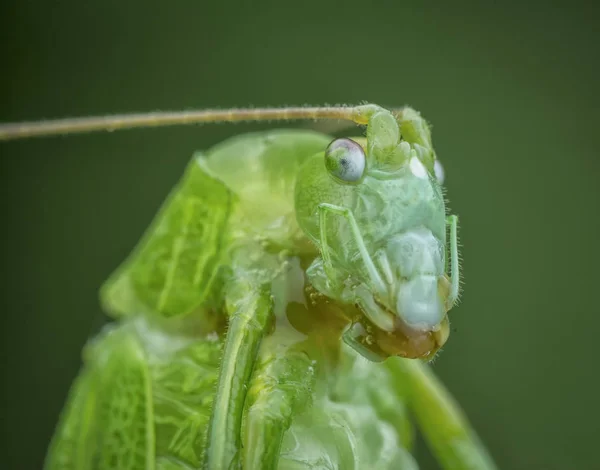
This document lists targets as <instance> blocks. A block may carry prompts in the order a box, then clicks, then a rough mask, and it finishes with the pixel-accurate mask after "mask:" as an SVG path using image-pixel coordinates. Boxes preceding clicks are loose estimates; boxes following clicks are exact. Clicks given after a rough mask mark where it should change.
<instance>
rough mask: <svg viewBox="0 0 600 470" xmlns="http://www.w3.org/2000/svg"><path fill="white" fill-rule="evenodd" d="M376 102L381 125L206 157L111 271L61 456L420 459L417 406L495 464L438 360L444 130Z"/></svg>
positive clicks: (443, 295) (263, 461)
mask: <svg viewBox="0 0 600 470" xmlns="http://www.w3.org/2000/svg"><path fill="white" fill-rule="evenodd" d="M361 112H363V115H364V121H365V123H366V124H367V135H366V139H365V138H359V139H356V140H349V139H337V140H334V141H333V142H332V140H333V139H332V138H331V137H328V136H327V135H323V134H320V133H316V132H312V131H297V130H285V131H284V130H281V131H270V132H263V133H256V134H249V135H242V136H239V137H236V138H233V139H230V140H228V141H226V142H224V143H222V144H220V145H217V146H216V147H214V148H212V149H210V150H209V151H207V152H202V153H197V154H196V155H194V157H193V158H192V161H191V162H190V164H189V166H188V168H187V170H186V172H185V174H184V176H183V178H182V179H181V181H180V182H179V184H178V185H177V187H176V188H175V189H174V190H173V192H172V193H171V195H170V196H169V198H168V200H167V201H166V202H165V204H164V205H163V207H162V208H161V210H160V212H159V213H158V215H157V217H156V219H155V220H154V222H153V224H152V226H151V227H150V229H149V230H148V232H147V233H146V235H145V236H144V238H143V240H142V241H141V242H140V244H139V245H138V247H137V248H136V249H135V251H134V252H133V253H132V254H131V256H130V257H129V259H128V260H127V261H126V262H125V263H124V264H123V265H122V266H121V267H120V268H119V269H118V270H117V271H116V272H115V274H114V275H113V276H112V277H111V278H110V279H109V281H108V282H107V283H106V285H105V286H104V287H103V289H102V302H103V305H104V307H105V308H106V310H107V312H108V313H110V314H111V315H112V316H113V317H115V318H117V319H118V321H116V322H114V323H113V324H112V325H110V326H109V327H107V328H106V329H105V330H104V331H103V332H102V333H101V334H100V335H99V336H98V337H97V338H96V339H94V340H93V341H91V342H90V343H89V345H88V346H87V347H86V350H85V353H84V363H85V364H84V367H83V370H82V371H81V374H80V376H79V377H78V379H77V381H76V382H75V384H74V385H73V388H72V390H71V392H70V396H69V400H68V403H67V406H66V408H65V410H64V412H63V414H62V417H61V420H60V423H59V425H58V428H57V430H56V434H55V436H54V438H53V441H52V444H51V446H50V450H49V454H48V457H47V461H46V468H47V469H48V470H54V469H78V470H86V469H89V470H91V469H122V470H134V469H172V470H175V469H192V468H205V469H211V470H212V469H214V470H226V469H317V468H319V469H344V470H350V469H416V468H417V464H416V462H415V461H414V459H413V457H412V455H411V449H412V445H413V440H414V439H413V438H414V436H413V433H414V431H413V424H412V419H411V417H412V418H414V419H415V420H416V422H417V423H418V425H419V427H420V428H421V429H422V430H423V433H424V436H425V438H426V440H427V441H428V442H429V444H430V446H431V448H432V450H433V452H434V454H435V455H436V457H437V458H438V460H439V462H440V464H441V465H442V466H443V467H444V468H448V469H489V468H493V463H492V462H491V460H490V459H489V457H487V454H486V453H485V451H484V450H483V448H482V447H481V446H480V444H479V442H478V441H477V438H476V437H475V436H474V435H473V433H472V431H471V430H470V428H469V426H468V423H467V422H466V420H465V419H464V417H463V416H462V415H461V412H460V411H459V410H458V409H457V407H456V406H455V405H454V403H453V402H452V400H451V399H450V398H449V397H448V396H447V394H446V392H445V391H444V390H443V388H442V386H441V384H439V383H438V382H436V380H435V379H434V378H433V376H432V375H431V372H430V371H429V369H428V366H427V365H426V364H425V363H424V362H425V361H426V360H428V359H430V358H432V357H433V356H434V354H435V353H436V352H437V351H438V349H439V348H440V347H441V346H442V345H443V344H444V343H445V341H446V340H447V338H448V331H449V327H448V318H447V312H448V310H449V309H450V308H451V307H452V306H453V305H454V303H455V301H456V299H457V296H458V286H459V277H458V276H459V274H458V250H457V233H456V231H457V219H456V217H454V216H450V217H447V214H446V209H445V204H444V199H443V196H442V190H441V186H440V182H439V181H438V179H437V178H436V165H437V163H436V155H435V152H434V150H433V147H432V144H431V138H430V133H429V128H428V126H427V124H426V122H425V121H424V120H423V119H422V118H421V117H420V116H419V114H418V113H417V112H415V111H413V110H412V109H409V108H405V109H404V110H403V111H402V112H399V113H392V112H390V111H387V110H385V109H382V108H380V107H378V106H374V105H365V106H364V107H362V108H361ZM447 234H449V237H447ZM365 358H367V359H365ZM411 415H412V416H411Z"/></svg>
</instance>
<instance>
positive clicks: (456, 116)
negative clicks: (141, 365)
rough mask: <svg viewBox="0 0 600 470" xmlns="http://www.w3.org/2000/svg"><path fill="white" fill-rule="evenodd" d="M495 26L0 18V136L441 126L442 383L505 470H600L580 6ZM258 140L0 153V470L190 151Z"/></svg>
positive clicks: (48, 411) (224, 9) (589, 26)
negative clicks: (80, 129) (233, 110)
mask: <svg viewBox="0 0 600 470" xmlns="http://www.w3.org/2000/svg"><path fill="white" fill-rule="evenodd" d="M430 3H432V2H430ZM446 3H448V4H446ZM493 3H494V4H492V2H479V3H473V4H471V5H467V4H456V3H454V2H444V3H443V4H442V2H436V4H435V5H429V6H427V7H423V6H420V2H403V1H375V2H364V1H362V2H354V1H350V0H347V1H344V2H323V1H321V2H315V3H312V2H301V3H300V2H298V3H297V4H294V3H292V2H275V1H265V0H263V1H254V2H250V1H248V2H230V1H222V2H212V3H211V4H208V2H186V1H182V2H148V1H139V0H135V1H134V0H130V1H127V2H122V1H116V0H104V1H102V2H79V1H75V0H65V1H61V2H42V1H33V0H30V1H19V2H16V1H12V2H11V1H5V2H2V3H1V6H0V34H1V37H2V41H1V42H0V57H2V61H1V63H2V65H1V69H2V72H1V74H0V80H1V84H0V85H1V86H0V119H1V120H2V121H9V120H11V121H12V120H22V119H39V118H50V117H64V116H76V115H84V116H85V115H91V114H102V113H110V112H127V111H129V112H131V111H147V110H155V109H185V108H204V107H223V108H225V107H231V106H244V105H256V106H259V105H284V104H322V103H338V102H341V103H356V102H360V101H363V100H366V101H371V102H375V103H378V104H382V105H390V106H394V105H402V104H410V105H412V106H414V107H416V108H417V109H419V110H420V111H422V113H423V114H424V116H426V117H427V118H428V119H429V120H430V121H431V122H432V123H433V125H434V142H435V146H436V149H437V152H438V155H439V156H440V158H441V159H442V161H443V163H444V165H445V169H446V172H447V189H448V196H449V199H450V204H451V209H452V210H453V211H454V212H456V213H458V214H459V215H460V217H461V227H460V236H461V242H462V254H463V258H464V280H465V283H464V286H465V290H464V296H463V302H462V304H461V305H460V307H459V308H457V309H455V310H454V311H453V312H452V326H453V333H452V335H451V338H450V341H449V343H448V344H447V346H446V347H445V350H444V352H443V354H442V355H441V357H440V358H439V360H438V361H437V362H436V364H435V370H436V371H437V373H438V374H439V375H440V376H441V377H442V378H443V380H444V381H445V383H446V384H447V386H448V387H449V389H450V390H451V391H452V393H453V394H454V395H455V396H456V397H457V399H458V400H459V401H460V402H461V403H462V404H463V406H464V408H465V410H466V412H467V413H468V415H469V417H470V418H471V420H472V422H473V424H474V426H475V427H476V428H477V429H478V430H479V432H480V434H481V436H482V438H483V440H484V441H485V442H486V443H487V445H488V446H489V448H490V451H491V452H492V454H493V455H494V457H495V459H496V460H497V462H498V464H499V465H500V467H501V468H504V469H517V470H518V469H540V470H541V469H543V470H553V469H596V468H600V467H599V466H598V465H599V464H598V460H597V447H598V437H599V436H600V411H599V410H600V407H599V406H598V399H599V398H600V382H599V377H598V374H599V372H600V371H599V366H598V364H599V361H598V360H597V358H598V356H599V353H598V346H597V343H598V341H599V340H598V338H599V335H598V331H599V327H600V307H599V293H600V285H599V283H598V281H599V280H600V276H599V274H598V269H599V266H600V255H599V253H600V246H599V241H600V237H599V232H598V230H599V228H600V226H599V223H598V218H599V216H600V210H599V203H600V190H599V177H600V158H599V155H598V150H597V149H598V143H597V142H598V134H599V131H598V124H599V122H598V110H599V105H600V99H599V98H598V92H597V89H598V84H599V83H600V80H599V78H600V74H599V73H598V72H599V70H598V67H599V62H600V61H599V58H600V57H599V54H598V50H599V49H598V44H599V43H598V39H599V34H598V15H597V14H596V11H595V9H596V8H597V7H596V6H594V5H593V3H591V2H590V4H589V6H588V5H587V4H585V3H578V2H577V1H571V2H568V3H565V4H564V5H562V6H558V5H556V6H554V5H549V4H548V3H549V2H544V3H541V2H540V3H539V4H537V2H522V4H521V3H520V2H519V3H516V2H515V3H514V4H512V5H511V4H509V2H506V1H505V2H493ZM550 3H551V2H550ZM266 127H268V125H267V124H262V125H219V126H204V127H187V128H169V129H152V130H135V131H127V132H118V133H112V134H99V135H87V136H75V137H68V138H63V137H57V138H45V139H37V140H30V141H22V142H11V143H3V144H0V153H1V157H0V165H1V170H0V171H1V173H0V176H1V184H0V190H1V192H2V197H1V198H0V203H1V204H2V208H1V210H2V212H1V215H2V217H1V220H2V230H1V232H0V233H1V243H0V250H1V253H0V256H1V259H2V263H1V266H2V284H1V286H2V292H1V302H2V303H1V316H0V321H1V324H2V330H1V336H2V338H1V339H2V340H1V348H2V350H1V351H2V355H1V360H0V365H1V368H2V399H1V401H0V406H1V409H0V421H1V428H2V438H1V439H0V446H1V451H0V455H1V457H0V461H1V462H2V463H1V464H0V465H1V466H2V468H7V469H8V468H15V469H16V468H19V469H39V468H40V467H41V464H42V462H43V456H44V453H45V450H46V446H47V444H48V441H49V438H50V436H51V434H52V431H53V427H54V425H55V423H56V420H57V417H58V414H59V411H60V409H61V407H62V405H63V402H64V399H65V397H66V394H67V391H68V388H69V385H70V383H71V381H72V380H73V378H74V377H75V375H76V373H77V370H78V368H79V366H80V351H81V349H82V347H83V345H84V343H85V341H86V340H87V339H88V338H89V337H91V336H92V335H93V334H94V333H96V332H97V331H98V329H99V327H100V326H101V325H102V323H103V322H104V317H103V314H102V312H101V311H100V308H99V306H98V301H97V289H98V286H99V285H100V284H101V283H102V281H103V280H104V279H105V278H106V277H107V275H108V274H109V273H110V272H111V270H112V269H113V268H115V267H116V266H117V265H118V264H119V262H120V261H121V260H123V258H124V257H125V256H126V254H127V253H128V252H129V250H130V249H131V248H132V247H133V245H134V244H135V242H136V241H137V240H138V238H139V237H140V235H141V234H142V232H143V230H144V229H145V227H146V226H147V224H148V223H149V221H150V220H151V218H152V216H153V214H154V213H155V211H156V209H157V208H158V206H159V204H160V203H161V201H162V200H163V198H164V197H165V195H166V194H167V192H168V191H169V189H170V188H171V187H172V186H173V184H174V183H175V182H176V180H177V179H178V177H179V176H180V174H181V173H182V170H183V168H184V165H185V164H186V162H187V161H188V159H189V157H190V156H191V154H192V152H193V151H194V150H196V149H201V148H206V147H208V146H210V145H212V144H215V143H217V142H219V141H221V140H223V139H224V138H226V137H228V136H231V135H234V134H237V133H241V132H245V131H248V130H254V129H261V128H266ZM418 453H419V458H420V460H421V462H422V465H423V468H425V469H434V468H437V467H436V464H435V463H434V461H433V459H432V458H431V456H430V455H429V454H428V452H427V450H426V448H425V447H424V445H422V444H421V445H419V448H418Z"/></svg>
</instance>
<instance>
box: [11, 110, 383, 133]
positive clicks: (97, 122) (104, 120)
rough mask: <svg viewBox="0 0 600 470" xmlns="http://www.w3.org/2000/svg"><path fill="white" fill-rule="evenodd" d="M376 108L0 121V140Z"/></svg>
mask: <svg viewBox="0 0 600 470" xmlns="http://www.w3.org/2000/svg"><path fill="white" fill-rule="evenodd" d="M375 109H378V107H377V106H375V105H370V104H366V105H360V106H317V107H289V108H235V109H226V110H219V109H205V110H199V111H157V112H149V113H139V114H113V115H107V116H94V117H82V118H67V119H56V120H48V121H37V122H18V123H7V124H0V141H3V140H14V139H25V138H28V137H40V136H51V135H61V134H63V135H65V134H81V133H85V132H96V131H115V130H121V129H134V128H139V127H162V126H175V125H182V124H200V123H218V122H240V121H293V120H299V119H302V120H304V119H313V120H322V119H338V120H346V121H352V122H354V123H356V124H367V121H368V116H369V115H370V114H372V113H373V111H374V110H375Z"/></svg>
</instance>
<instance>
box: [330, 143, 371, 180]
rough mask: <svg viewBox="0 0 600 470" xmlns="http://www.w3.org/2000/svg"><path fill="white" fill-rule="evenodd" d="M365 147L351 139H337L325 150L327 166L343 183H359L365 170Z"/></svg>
mask: <svg viewBox="0 0 600 470" xmlns="http://www.w3.org/2000/svg"><path fill="white" fill-rule="evenodd" d="M365 166H366V157H365V152H364V150H363V148H362V147H361V146H360V145H359V144H357V143H356V142H354V141H353V140H351V139H336V140H334V141H333V142H331V144H329V147H327V150H325V167H326V168H327V170H328V171H329V173H330V174H331V175H332V176H333V177H334V178H335V179H336V180H338V181H339V182H341V183H357V182H359V181H360V180H361V179H362V177H363V174H364V172H365Z"/></svg>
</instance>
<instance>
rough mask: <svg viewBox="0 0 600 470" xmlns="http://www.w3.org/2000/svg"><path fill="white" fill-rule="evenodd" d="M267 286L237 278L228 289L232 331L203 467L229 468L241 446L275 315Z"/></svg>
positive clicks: (228, 335) (227, 340)
mask: <svg viewBox="0 0 600 470" xmlns="http://www.w3.org/2000/svg"><path fill="white" fill-rule="evenodd" d="M267 287H268V286H267V285H265V286H261V285H258V286H257V285H256V283H254V282H252V281H250V280H248V279H247V278H245V277H244V278H241V279H240V278H238V279H236V280H235V281H233V282H232V285H231V287H230V288H229V289H228V298H227V310H228V312H229V330H228V332H227V339H226V342H225V351H224V353H223V358H222V359H221V370H220V373H219V382H218V385H217V392H216V396H215V401H214V404H213V410H212V415H211V419H210V424H209V429H208V438H207V446H206V449H207V451H206V454H205V458H204V468H206V469H210V470H221V469H228V468H230V464H231V462H232V461H233V459H234V458H235V457H236V454H237V453H238V451H239V449H240V447H241V445H240V443H241V436H240V430H241V428H242V414H243V409H244V401H245V398H246V393H247V388H248V383H249V382H250V376H251V374H252V370H253V368H254V363H255V359H256V355H257V353H258V349H259V347H260V343H261V340H262V338H263V336H264V334H265V331H266V329H267V326H268V325H269V319H270V318H271V314H272V310H273V309H272V307H273V305H272V304H273V301H272V298H271V293H270V290H269V289H268V288H267Z"/></svg>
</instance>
